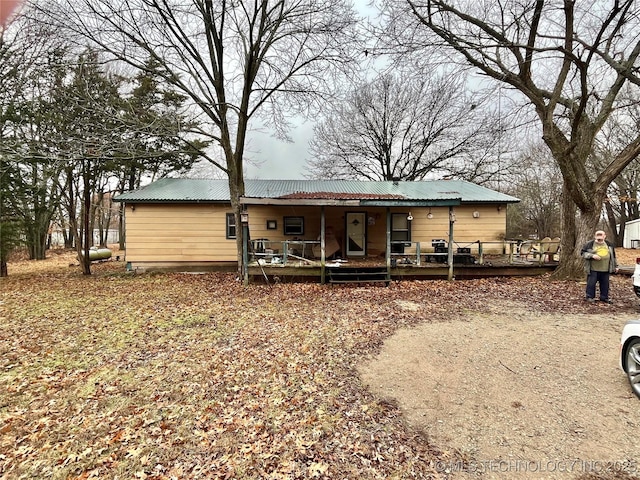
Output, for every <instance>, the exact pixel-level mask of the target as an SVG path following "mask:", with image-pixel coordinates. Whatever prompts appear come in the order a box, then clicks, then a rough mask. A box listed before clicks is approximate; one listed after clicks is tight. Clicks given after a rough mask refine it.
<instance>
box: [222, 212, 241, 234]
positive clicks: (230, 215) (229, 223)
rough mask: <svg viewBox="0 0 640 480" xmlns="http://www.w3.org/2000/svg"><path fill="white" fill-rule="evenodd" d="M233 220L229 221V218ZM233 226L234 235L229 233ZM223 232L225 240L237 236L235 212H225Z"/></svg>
mask: <svg viewBox="0 0 640 480" xmlns="http://www.w3.org/2000/svg"><path fill="white" fill-rule="evenodd" d="M231 219H232V220H233V221H230V220H231ZM232 228H233V232H234V235H231V229H232ZM225 233H226V237H227V240H235V239H237V238H238V227H237V226H236V214H235V213H227V215H226V221H225Z"/></svg>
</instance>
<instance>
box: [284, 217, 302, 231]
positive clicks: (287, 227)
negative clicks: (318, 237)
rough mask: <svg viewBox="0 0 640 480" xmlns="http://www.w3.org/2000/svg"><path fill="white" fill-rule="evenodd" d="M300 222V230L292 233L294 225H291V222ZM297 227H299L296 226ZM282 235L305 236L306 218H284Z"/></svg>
mask: <svg viewBox="0 0 640 480" xmlns="http://www.w3.org/2000/svg"><path fill="white" fill-rule="evenodd" d="M294 219H295V220H300V228H299V230H295V231H291V227H292V225H289V221H291V220H294ZM295 226H296V227H297V226H298V225H295ZM282 233H284V234H285V235H304V217H300V216H290V217H282Z"/></svg>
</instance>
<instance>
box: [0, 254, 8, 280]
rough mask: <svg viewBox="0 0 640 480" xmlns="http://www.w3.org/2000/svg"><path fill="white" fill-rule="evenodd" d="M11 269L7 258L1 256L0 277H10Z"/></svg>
mask: <svg viewBox="0 0 640 480" xmlns="http://www.w3.org/2000/svg"><path fill="white" fill-rule="evenodd" d="M8 276H9V270H8V269H7V260H6V259H5V258H0V277H8Z"/></svg>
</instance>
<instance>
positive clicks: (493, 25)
mask: <svg viewBox="0 0 640 480" xmlns="http://www.w3.org/2000/svg"><path fill="white" fill-rule="evenodd" d="M386 5H387V7H388V9H387V13H388V19H389V25H388V26H387V27H388V32H389V34H388V36H387V40H388V41H390V45H392V46H393V48H394V49H395V50H396V51H402V52H416V51H418V50H420V49H424V48H433V47H434V46H440V47H444V48H445V49H446V51H447V52H449V54H453V55H454V58H456V59H457V60H459V61H461V62H464V63H465V64H467V65H471V66H472V67H474V68H476V69H478V70H479V71H480V72H482V74H484V75H486V76H488V77H489V78H491V79H493V80H494V81H496V82H500V83H502V84H506V85H508V86H510V87H511V88H513V89H514V90H516V91H517V92H519V93H520V94H521V95H522V96H523V98H524V99H525V101H526V103H528V104H529V105H530V107H531V108H532V110H533V112H534V113H535V115H536V116H537V118H538V119H539V122H540V125H541V128H542V138H543V140H544V142H545V143H546V145H547V146H548V147H549V149H550V151H551V153H552V155H553V158H554V159H555V161H556V162H557V164H558V167H559V169H560V171H561V173H562V178H563V181H564V190H565V195H563V214H562V215H563V217H562V222H563V227H562V251H563V252H564V255H563V256H562V259H561V264H560V266H559V268H558V270H557V271H556V275H557V276H560V277H577V276H579V275H581V274H582V262H581V259H580V258H579V255H578V253H579V249H580V246H581V244H582V243H583V242H584V241H585V240H586V239H587V238H588V237H589V236H591V235H592V234H593V230H594V229H595V228H596V226H597V224H598V221H599V219H600V212H601V211H602V208H603V202H604V200H605V198H606V196H607V189H608V187H609V185H610V183H611V182H612V181H613V180H614V179H615V178H616V177H617V176H618V175H619V174H620V173H621V172H622V171H623V169H624V168H625V167H626V166H627V165H628V164H629V163H630V162H632V161H633V160H634V159H635V158H636V157H637V155H638V154H639V153H640V135H638V132H637V131H636V134H635V136H634V137H633V138H630V139H629V140H628V142H627V143H626V144H625V145H623V146H621V147H622V148H620V149H619V150H617V151H615V152H614V155H613V156H612V157H611V160H610V162H609V163H608V164H606V165H603V168H602V170H601V171H599V172H593V171H592V170H590V169H589V168H588V160H589V157H590V155H591V154H592V152H593V148H594V142H595V141H596V139H597V137H598V136H599V135H600V134H601V131H602V129H603V127H604V126H605V125H606V123H607V121H608V120H609V118H610V116H611V114H612V112H614V111H615V110H616V109H618V108H624V105H623V104H622V103H621V102H620V101H619V98H618V97H619V93H620V92H621V89H622V87H623V86H624V85H625V84H627V83H629V82H632V83H633V84H640V81H639V79H638V76H637V71H638V54H639V53H640V28H639V27H640V20H639V19H640V17H639V16H638V13H640V12H639V11H638V6H637V3H636V2H635V1H633V0H622V1H616V2H602V1H598V0H590V1H587V0H585V1H581V2H575V1H571V0H564V1H562V2H558V1H553V2H552V1H545V0H535V1H533V0H531V1H525V2H520V1H515V0H496V1H494V2H464V3H460V2H451V1H443V0H427V1H426V2H417V1H414V0H388V1H387V2H386Z"/></svg>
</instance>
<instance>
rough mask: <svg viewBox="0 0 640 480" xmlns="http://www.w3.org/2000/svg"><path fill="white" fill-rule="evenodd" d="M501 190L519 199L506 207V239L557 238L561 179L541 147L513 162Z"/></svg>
mask: <svg viewBox="0 0 640 480" xmlns="http://www.w3.org/2000/svg"><path fill="white" fill-rule="evenodd" d="M514 163H516V164H517V165H518V168H517V169H513V171H512V172H511V174H510V176H509V183H508V185H509V186H508V187H507V188H505V189H504V190H505V191H506V192H507V193H509V194H510V195H513V196H515V197H517V198H519V199H520V203H518V204H514V205H509V217H508V218H507V222H508V225H507V235H508V236H509V237H513V238H522V239H528V238H530V237H532V236H534V237H536V238H544V237H557V236H560V230H561V226H560V212H561V204H562V177H561V175H560V171H559V169H558V166H557V165H556V163H555V161H554V160H553V157H552V156H551V153H550V152H549V149H548V148H547V147H546V145H544V144H543V143H541V142H540V143H538V144H535V145H532V146H530V147H529V148H527V150H526V151H524V152H523V153H522V154H521V155H520V156H519V157H518V158H517V159H516V161H515V162H514Z"/></svg>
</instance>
